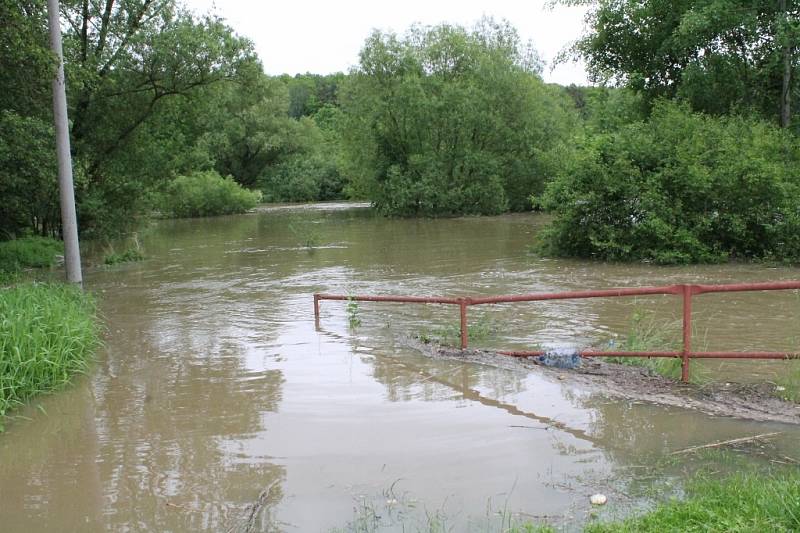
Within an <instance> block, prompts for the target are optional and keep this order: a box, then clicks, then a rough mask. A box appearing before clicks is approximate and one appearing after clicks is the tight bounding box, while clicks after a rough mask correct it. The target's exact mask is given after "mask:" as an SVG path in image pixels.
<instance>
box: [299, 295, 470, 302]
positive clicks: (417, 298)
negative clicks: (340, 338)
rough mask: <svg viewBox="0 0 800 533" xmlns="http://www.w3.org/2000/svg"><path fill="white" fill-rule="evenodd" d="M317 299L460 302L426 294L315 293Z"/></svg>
mask: <svg viewBox="0 0 800 533" xmlns="http://www.w3.org/2000/svg"><path fill="white" fill-rule="evenodd" d="M314 296H315V297H316V298H317V299H318V300H339V301H356V302H394V303H422V304H454V305H459V304H460V303H461V299H460V298H443V297H437V296H434V297H427V296H360V295H353V296H346V295H344V294H315V295H314Z"/></svg>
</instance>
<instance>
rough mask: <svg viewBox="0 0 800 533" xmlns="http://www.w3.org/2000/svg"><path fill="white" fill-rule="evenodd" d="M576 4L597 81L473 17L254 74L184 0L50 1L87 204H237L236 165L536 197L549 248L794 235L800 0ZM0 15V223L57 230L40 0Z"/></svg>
mask: <svg viewBox="0 0 800 533" xmlns="http://www.w3.org/2000/svg"><path fill="white" fill-rule="evenodd" d="M565 3H585V1H584V0H565ZM591 6H592V7H591V8H590V9H589V11H588V15H587V20H586V33H585V34H584V36H583V37H582V38H580V39H579V40H578V41H577V42H575V43H573V45H572V46H571V47H569V48H568V49H565V52H564V59H565V60H569V59H571V58H581V59H583V60H584V61H585V63H586V64H587V66H588V69H589V73H590V76H591V79H592V81H593V82H595V86H594V87H576V86H570V87H562V86H558V85H553V84H547V83H545V82H544V81H543V79H542V69H543V63H542V61H541V60H540V58H539V57H538V55H537V53H536V51H535V49H534V48H533V47H532V46H531V44H530V43H527V42H525V41H523V40H522V39H521V38H520V36H519V34H518V33H517V31H516V30H515V29H514V28H513V27H512V26H511V25H510V24H508V23H506V22H502V21H495V20H493V19H488V18H487V19H483V20H480V21H478V22H477V23H476V24H475V25H474V26H472V27H468V28H467V27H462V26H457V25H449V24H440V25H436V26H421V25H415V26H412V27H411V28H409V29H408V30H407V31H405V32H404V33H401V34H398V33H393V32H381V31H375V32H374V33H373V34H371V35H370V36H369V37H368V38H367V39H366V41H365V43H364V45H363V47H362V50H361V52H360V55H359V61H358V64H357V65H356V66H355V67H354V68H353V69H352V70H351V71H350V72H348V73H337V74H332V75H315V74H305V75H297V76H288V75H285V76H267V75H266V74H265V73H264V70H263V67H262V64H261V62H260V60H259V58H258V57H257V56H256V54H255V52H254V49H253V44H252V42H250V41H249V40H248V39H247V38H245V37H242V36H239V35H237V34H236V33H235V32H234V31H233V30H232V29H231V28H230V27H229V26H227V25H226V23H225V21H224V20H222V19H220V18H218V17H215V16H211V15H199V16H198V15H196V14H193V13H192V12H190V11H189V10H187V9H186V8H185V7H184V6H183V5H182V4H180V3H179V2H178V1H176V0H130V1H126V2H120V1H117V0H102V1H101V0H66V1H63V2H62V30H63V31H64V47H65V69H66V75H67V90H68V97H69V111H70V118H71V138H72V144H73V146H72V149H73V158H74V162H75V178H76V195H77V200H78V213H79V219H80V227H81V229H82V231H83V233H84V235H85V236H96V237H105V236H109V235H114V234H119V233H123V232H125V231H128V230H130V229H131V228H132V227H135V225H136V224H137V223H138V221H139V220H140V219H141V217H143V216H147V215H148V214H150V213H153V212H154V211H155V212H161V213H164V214H170V213H172V214H175V213H190V214H198V213H202V214H211V213H213V212H216V211H215V210H216V209H217V208H216V207H214V206H216V205H222V204H224V203H225V202H229V201H234V200H228V199H229V198H230V199H236V200H235V201H237V202H238V205H239V206H240V207H241V208H246V207H248V206H251V205H252V204H253V203H254V202H255V201H256V198H257V197H256V196H248V195H247V194H245V193H244V192H238V191H237V190H236V189H235V188H236V187H239V188H243V189H250V190H255V191H259V192H260V194H261V197H262V198H263V199H264V200H266V201H308V200H327V199H338V198H358V199H367V200H369V201H371V202H372V203H373V205H374V206H375V208H376V209H377V210H378V211H380V212H381V213H383V214H385V215H389V216H448V215H461V214H475V215H487V214H496V213H501V212H506V211H523V210H530V209H540V210H546V211H549V212H551V213H553V214H554V218H553V222H552V224H551V225H550V227H549V229H548V230H547V231H546V232H544V233H543V234H542V235H541V236H540V240H541V242H540V248H541V249H542V250H543V251H544V252H546V253H550V254H559V255H571V256H580V257H593V258H599V259H610V260H648V261H656V262H661V263H676V262H677V263H682V262H694V261H717V260H724V259H728V258H737V257H748V258H764V259H782V260H795V259H797V258H798V257H800V242H799V241H798V237H797V235H799V234H800V232H798V229H800V177H798V175H799V174H800V170H798V169H800V166H798V164H799V163H800V148H798V132H800V126H798V124H799V123H800V121H797V120H794V119H793V115H792V113H793V111H794V110H795V109H796V108H797V102H798V99H799V98H800V89H798V83H797V77H798V72H797V71H798V62H799V60H798V42H800V38H798V36H800V22H799V21H800V2H797V0H776V1H774V2H769V3H764V2H751V1H749V0H645V1H641V2H632V1H627V0H599V1H593V2H591ZM0 23H2V26H3V28H4V31H3V32H2V34H1V35H0V177H1V178H2V180H0V195H2V197H3V199H4V201H3V203H2V205H0V239H4V238H5V239H9V238H14V237H18V236H24V235H26V234H31V233H33V234H41V235H53V236H57V235H58V232H59V231H60V230H59V217H58V202H57V189H56V181H55V175H56V172H55V157H54V151H53V132H52V126H51V124H52V116H51V104H50V99H51V95H50V79H51V75H52V70H53V66H54V63H53V57H52V56H51V54H50V53H49V51H48V46H47V26H46V9H45V2H43V1H42V0H0ZM190 199H191V201H190ZM212 200H213V201H212ZM192 202H194V204H193V205H190V204H191V203H192ZM197 202H200V203H201V204H202V205H198V204H197ZM203 202H204V203H203ZM220 209H222V211H224V212H227V211H230V210H235V208H233V207H231V206H230V205H228V206H226V207H224V208H220Z"/></svg>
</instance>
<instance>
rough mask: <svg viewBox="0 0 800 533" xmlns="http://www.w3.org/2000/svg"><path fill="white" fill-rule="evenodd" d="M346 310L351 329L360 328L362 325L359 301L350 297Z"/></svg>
mask: <svg viewBox="0 0 800 533" xmlns="http://www.w3.org/2000/svg"><path fill="white" fill-rule="evenodd" d="M345 310H346V311H347V323H348V324H349V325H350V329H356V328H358V327H359V326H360V325H361V317H360V316H359V307H358V302H357V301H355V300H353V299H352V298H350V299H348V301H347V307H346V308H345Z"/></svg>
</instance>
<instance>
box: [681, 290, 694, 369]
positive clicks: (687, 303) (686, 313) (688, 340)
mask: <svg viewBox="0 0 800 533" xmlns="http://www.w3.org/2000/svg"><path fill="white" fill-rule="evenodd" d="M682 289H683V352H682V354H681V359H682V360H681V381H683V382H684V383H688V382H689V354H690V353H691V351H692V286H691V285H683V286H682Z"/></svg>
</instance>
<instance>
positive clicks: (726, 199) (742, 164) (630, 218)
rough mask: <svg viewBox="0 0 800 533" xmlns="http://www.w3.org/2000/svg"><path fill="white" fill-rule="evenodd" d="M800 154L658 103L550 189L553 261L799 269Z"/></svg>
mask: <svg viewBox="0 0 800 533" xmlns="http://www.w3.org/2000/svg"><path fill="white" fill-rule="evenodd" d="M799 163H800V146H798V144H797V141H796V139H795V138H793V137H792V136H791V135H790V134H787V133H786V132H783V131H781V130H779V129H778V128H775V127H772V126H769V125H768V124H765V123H763V122H760V121H756V120H748V119H744V118H738V117H732V118H727V119H719V118H713V117H708V116H703V115H699V114H692V113H690V112H689V111H688V110H687V108H686V107H685V106H681V105H677V104H674V103H668V102H661V103H658V104H657V105H656V106H655V108H654V111H653V115H652V117H651V118H650V120H649V121H648V122H635V123H632V124H630V125H628V126H624V127H622V128H621V129H620V130H619V131H618V132H617V133H614V134H605V135H599V136H596V137H594V138H593V139H592V140H591V141H589V142H588V143H587V145H586V146H584V147H583V148H582V149H581V150H580V151H579V152H578V153H577V154H576V156H575V157H574V159H573V160H572V161H569V162H567V165H566V166H565V168H564V169H563V171H562V173H561V174H560V176H559V177H558V178H557V179H556V180H555V181H554V182H553V183H552V184H550V185H549V186H548V189H547V191H546V194H545V195H544V197H543V198H542V202H543V205H544V206H545V207H546V208H548V209H551V210H552V211H554V212H555V213H556V219H555V221H554V222H553V224H552V225H551V227H550V228H549V229H548V230H547V232H546V234H545V236H544V242H545V246H546V248H547V249H549V250H550V251H551V252H552V253H556V254H561V255H574V256H579V257H594V258H598V259H605V260H646V261H654V262H657V263H690V262H712V261H721V260H725V259H727V258H729V257H741V258H757V259H770V260H793V261H797V260H800V247H799V246H798V239H797V238H796V235H797V232H798V230H800V213H799V212H798V209H797V199H798V198H800V178H798V176H797V174H796V171H795V169H796V168H797V165H798V164H799Z"/></svg>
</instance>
